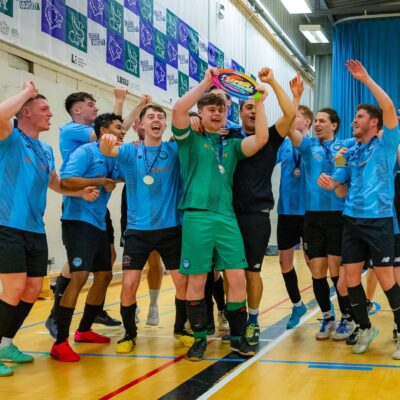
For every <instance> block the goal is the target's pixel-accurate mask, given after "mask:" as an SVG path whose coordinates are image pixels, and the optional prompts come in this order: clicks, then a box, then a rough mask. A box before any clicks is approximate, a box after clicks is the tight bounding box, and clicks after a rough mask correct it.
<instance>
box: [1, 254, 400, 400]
mask: <svg viewBox="0 0 400 400" xmlns="http://www.w3.org/2000/svg"><path fill="white" fill-rule="evenodd" d="M297 253H298V252H297ZM295 264H296V265H298V266H299V267H298V268H297V271H298V277H299V286H300V288H301V291H302V296H303V301H304V302H305V303H306V304H307V305H308V309H309V311H308V312H307V314H306V316H305V317H304V318H303V323H302V324H301V325H300V326H298V327H297V329H295V330H293V331H286V329H285V326H286V320H287V318H288V316H289V314H290V309H291V304H290V301H289V299H288V297H287V295H286V291H285V288H284V284H283V281H282V278H281V275H280V271H279V264H278V258H277V257H265V259H264V265H263V271H262V276H263V280H264V287H265V288H264V296H263V301H262V305H261V308H260V311H261V315H260V328H261V331H262V335H261V339H262V342H261V345H260V350H259V352H258V354H257V355H256V356H255V357H253V358H251V359H249V360H243V359H240V358H238V357H237V356H235V355H232V354H230V351H229V345H223V344H222V343H221V340H220V337H221V334H218V331H217V334H216V335H215V336H214V337H209V345H208V350H207V353H206V359H205V360H204V361H202V362H197V363H194V362H190V361H187V360H185V353H186V350H187V349H186V348H185V347H183V346H182V345H181V344H180V343H178V342H177V341H175V339H174V338H173V337H172V325H173V318H174V290H173V287H172V283H171V279H170V277H169V276H165V277H164V280H163V285H162V291H161V294H160V299H159V309H160V325H159V326H158V327H147V326H146V325H145V319H146V316H147V308H148V302H149V297H148V289H147V283H146V281H145V280H143V281H142V283H141V285H140V288H139V292H138V304H139V306H140V307H141V309H142V311H141V313H140V317H141V319H142V321H141V322H140V323H139V331H138V340H137V346H136V348H135V350H134V351H133V352H132V353H131V354H128V355H116V354H115V352H114V346H115V343H116V341H117V340H118V338H120V337H121V335H122V329H121V328H119V327H118V328H106V327H103V326H101V325H95V326H94V328H95V330H97V331H98V332H100V333H102V334H106V335H109V336H110V337H111V338H112V341H111V343H110V344H108V345H97V344H86V343H82V344H75V343H73V339H70V341H71V343H72V344H73V347H74V349H75V350H76V351H77V352H78V353H79V354H80V355H81V356H82V358H81V361H80V362H79V363H71V364H68V363H60V362H57V361H55V360H53V359H51V358H50V357H49V350H50V347H51V344H52V339H51V337H50V336H49V334H48V333H47V331H46V329H45V327H44V321H45V319H46V317H47V315H48V312H49V310H50V308H51V303H52V302H51V301H48V300H39V301H38V302H37V303H36V305H35V307H34V309H33V312H32V313H31V315H30V316H29V317H28V319H27V320H26V321H25V325H24V326H23V328H22V330H21V331H20V332H19V333H18V335H17V337H16V340H15V342H16V344H17V345H18V346H19V347H20V349H21V350H24V351H26V352H28V353H30V354H32V355H34V356H35V361H34V363H33V364H30V365H16V366H15V374H14V376H12V377H8V378H2V379H0V399H4V400H5V399H7V400H8V399H43V398H44V399H48V400H51V399H58V400H61V399H71V400H72V399H113V398H115V399H146V400H147V399H158V398H161V399H178V400H180V399H182V400H183V399H184V400H190V399H196V398H202V399H208V398H211V399H279V400H286V399H301V400H306V399H324V400H330V399H335V400H341V399H352V400H356V399H363V400H368V399H375V400H376V399H379V400H380V399H393V398H395V397H396V396H398V395H399V394H400V389H399V385H398V382H399V378H400V361H397V362H396V361H394V360H392V359H391V353H392V351H393V350H394V343H393V341H392V322H393V321H392V313H391V312H390V311H389V310H388V305H387V302H386V300H385V298H384V295H383V293H382V291H381V289H379V288H378V289H377V293H376V297H375V299H374V300H375V302H376V303H375V307H376V309H379V310H378V311H377V312H374V315H372V321H373V323H374V324H376V325H377V326H378V328H379V331H380V334H379V336H378V337H377V338H376V339H375V341H374V342H373V344H372V346H371V348H370V350H369V351H368V353H366V354H364V355H352V354H351V348H350V347H349V346H346V345H345V343H344V342H333V341H330V340H329V341H323V342H321V341H319V342H318V341H316V340H315V339H314V334H315V332H316V330H317V329H318V328H319V323H318V321H317V318H318V317H319V316H320V313H319V311H318V309H317V308H316V303H315V300H314V297H313V294H312V286H311V278H310V273H309V271H308V269H307V266H305V264H304V262H303V260H302V256H301V254H300V253H298V254H296V260H295ZM119 290H120V286H119V285H113V286H112V287H110V289H109V291H108V295H107V300H106V306H107V309H108V310H109V311H110V314H112V315H113V316H115V317H119ZM85 296H86V293H84V294H83V295H81V296H80V299H79V303H78V306H77V314H76V316H75V317H74V319H73V324H72V329H75V328H76V327H77V325H78V322H79V319H80V313H79V312H80V311H82V309H83V304H84V299H85ZM334 304H335V309H336V313H337V314H338V311H337V303H336V300H334ZM71 332H73V330H71Z"/></svg>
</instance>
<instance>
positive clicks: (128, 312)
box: [120, 303, 137, 338]
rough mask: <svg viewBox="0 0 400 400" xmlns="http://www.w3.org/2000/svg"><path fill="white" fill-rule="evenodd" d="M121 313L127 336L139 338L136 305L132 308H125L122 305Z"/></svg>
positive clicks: (131, 306)
mask: <svg viewBox="0 0 400 400" xmlns="http://www.w3.org/2000/svg"><path fill="white" fill-rule="evenodd" d="M120 312H121V317H122V323H123V324H124V328H125V332H126V335H127V336H130V337H132V338H135V337H136V336H137V327H136V322H135V313H136V303H133V304H131V305H130V306H123V305H122V304H121V308H120Z"/></svg>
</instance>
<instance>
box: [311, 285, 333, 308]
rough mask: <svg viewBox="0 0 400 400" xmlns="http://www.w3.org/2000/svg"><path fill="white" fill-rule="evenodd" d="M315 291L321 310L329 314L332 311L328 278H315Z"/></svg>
mask: <svg viewBox="0 0 400 400" xmlns="http://www.w3.org/2000/svg"><path fill="white" fill-rule="evenodd" d="M312 280H313V289H314V295H315V299H316V300H317V303H318V305H319V308H320V309H321V311H322V313H327V312H330V311H331V300H330V291H329V285H328V280H327V279H326V278H319V279H315V278H313V279H312Z"/></svg>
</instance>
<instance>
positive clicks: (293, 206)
mask: <svg viewBox="0 0 400 400" xmlns="http://www.w3.org/2000/svg"><path fill="white" fill-rule="evenodd" d="M276 163H277V164H279V163H280V164H281V180H280V184H279V201H278V214H284V215H304V212H305V197H306V178H305V171H304V163H303V162H302V157H301V155H300V153H299V152H298V150H297V149H295V148H293V146H292V144H291V142H290V140H289V139H288V138H286V139H285V140H284V141H283V143H282V144H281V146H280V147H279V150H278V154H277V160H276Z"/></svg>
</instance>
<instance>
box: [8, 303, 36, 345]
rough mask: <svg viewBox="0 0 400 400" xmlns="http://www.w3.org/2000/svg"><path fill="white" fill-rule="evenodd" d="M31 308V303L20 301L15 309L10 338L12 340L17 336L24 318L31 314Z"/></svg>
mask: <svg viewBox="0 0 400 400" xmlns="http://www.w3.org/2000/svg"><path fill="white" fill-rule="evenodd" d="M32 307H33V303H26V302H25V301H23V300H20V302H19V304H18V305H17V306H16V307H15V310H14V312H15V317H14V326H13V331H12V336H10V337H11V338H13V337H14V336H15V335H16V334H17V332H18V331H19V328H21V326H22V324H23V323H24V321H25V319H26V317H27V316H28V315H29V313H30V312H31V310H32Z"/></svg>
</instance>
